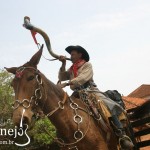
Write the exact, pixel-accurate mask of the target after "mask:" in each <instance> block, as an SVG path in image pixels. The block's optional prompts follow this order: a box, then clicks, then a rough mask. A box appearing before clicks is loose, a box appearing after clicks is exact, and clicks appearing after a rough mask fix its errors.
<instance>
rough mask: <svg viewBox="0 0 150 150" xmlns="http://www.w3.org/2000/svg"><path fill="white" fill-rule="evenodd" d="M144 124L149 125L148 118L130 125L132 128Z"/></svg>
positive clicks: (149, 119) (149, 118)
mask: <svg viewBox="0 0 150 150" xmlns="http://www.w3.org/2000/svg"><path fill="white" fill-rule="evenodd" d="M146 123H150V117H147V118H143V119H140V120H137V121H134V122H131V125H132V127H138V126H141V125H144V124H146Z"/></svg>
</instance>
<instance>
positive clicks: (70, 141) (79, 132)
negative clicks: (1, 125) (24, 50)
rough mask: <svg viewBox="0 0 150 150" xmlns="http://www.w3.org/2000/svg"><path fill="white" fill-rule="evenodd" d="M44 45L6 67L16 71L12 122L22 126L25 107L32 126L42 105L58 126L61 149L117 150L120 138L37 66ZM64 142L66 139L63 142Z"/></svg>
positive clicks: (27, 122) (26, 119)
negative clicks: (27, 58)
mask: <svg viewBox="0 0 150 150" xmlns="http://www.w3.org/2000/svg"><path fill="white" fill-rule="evenodd" d="M41 55H42V48H41V49H40V50H39V51H38V52H37V53H36V54H35V55H34V56H33V57H32V58H31V59H30V61H29V62H27V63H25V64H24V65H22V66H20V67H12V68H6V70H7V71H8V72H10V73H13V74H15V78H14V79H13V81H12V86H13V88H14V92H15V99H16V100H15V103H14V111H13V122H14V123H15V125H17V126H19V124H20V120H21V117H22V112H23V109H25V113H24V114H23V124H28V125H30V123H31V121H32V116H33V114H34V113H36V108H37V107H40V108H41V109H42V111H43V112H44V114H45V115H47V116H48V118H49V119H50V121H51V122H52V123H53V124H54V126H55V127H56V129H57V133H58V135H59V137H60V138H61V139H62V140H57V142H58V143H59V144H60V146H61V149H62V150H68V149H70V150H71V149H79V150H92V149H93V150H117V140H116V137H115V135H114V133H113V132H111V137H110V140H109V141H107V142H106V133H104V131H103V130H102V129H101V128H100V127H99V126H98V124H97V122H96V121H95V120H94V119H93V117H91V116H90V114H89V112H88V110H87V108H86V106H85V104H84V103H83V102H82V101H81V100H79V99H75V98H71V97H69V96H68V95H67V94H66V93H65V92H64V91H63V89H61V88H60V87H59V86H58V85H55V84H54V83H52V82H51V81H49V80H48V79H47V78H46V77H45V76H44V75H43V74H42V73H41V72H40V71H39V70H38V69H37V65H38V63H39V61H40V58H41ZM62 141H63V142H62Z"/></svg>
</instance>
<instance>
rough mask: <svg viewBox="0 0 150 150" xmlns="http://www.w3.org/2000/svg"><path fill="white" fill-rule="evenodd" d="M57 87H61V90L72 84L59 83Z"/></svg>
mask: <svg viewBox="0 0 150 150" xmlns="http://www.w3.org/2000/svg"><path fill="white" fill-rule="evenodd" d="M57 85H58V86H60V87H61V88H65V87H66V86H69V85H70V83H67V82H65V83H62V84H61V83H57Z"/></svg>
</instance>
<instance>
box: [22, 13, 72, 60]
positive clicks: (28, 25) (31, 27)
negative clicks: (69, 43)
mask: <svg viewBox="0 0 150 150" xmlns="http://www.w3.org/2000/svg"><path fill="white" fill-rule="evenodd" d="M23 26H24V27H25V28H26V29H28V30H32V31H35V32H37V33H39V34H40V35H42V37H43V38H44V40H45V43H46V46H47V49H48V51H49V53H50V55H51V56H53V57H54V58H56V59H59V57H60V55H57V54H55V53H54V52H53V50H52V48H51V43H50V39H49V37H48V35H47V34H46V33H45V32H44V31H43V30H41V29H40V28H38V27H35V26H34V25H32V24H31V23H30V18H29V17H27V16H25V17H24V24H23ZM66 59H67V60H70V59H69V58H66Z"/></svg>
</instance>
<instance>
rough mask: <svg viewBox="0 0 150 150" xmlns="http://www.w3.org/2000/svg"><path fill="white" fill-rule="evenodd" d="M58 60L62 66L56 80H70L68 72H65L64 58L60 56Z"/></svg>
mask: <svg viewBox="0 0 150 150" xmlns="http://www.w3.org/2000/svg"><path fill="white" fill-rule="evenodd" d="M59 60H60V61H61V62H62V66H61V68H60V70H59V74H58V78H59V80H60V81H65V80H69V79H70V73H69V71H66V57H65V56H60V58H59Z"/></svg>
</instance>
